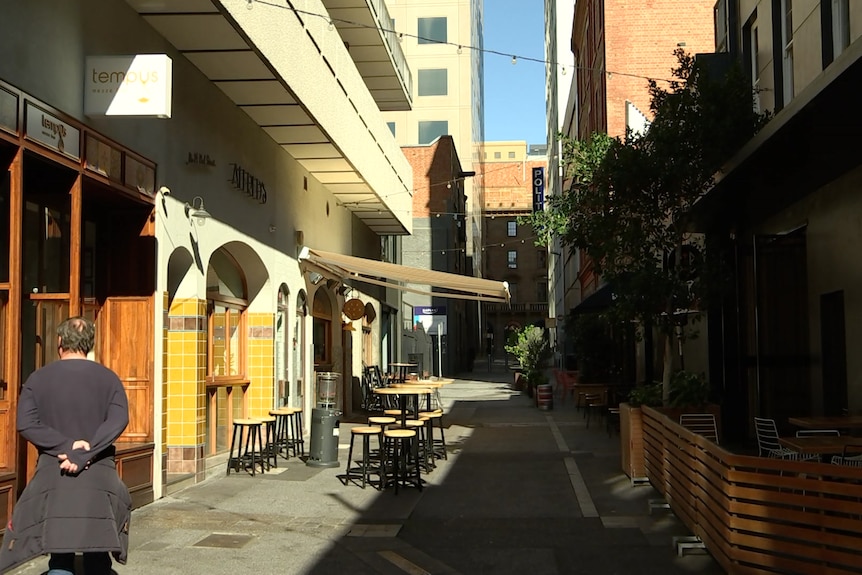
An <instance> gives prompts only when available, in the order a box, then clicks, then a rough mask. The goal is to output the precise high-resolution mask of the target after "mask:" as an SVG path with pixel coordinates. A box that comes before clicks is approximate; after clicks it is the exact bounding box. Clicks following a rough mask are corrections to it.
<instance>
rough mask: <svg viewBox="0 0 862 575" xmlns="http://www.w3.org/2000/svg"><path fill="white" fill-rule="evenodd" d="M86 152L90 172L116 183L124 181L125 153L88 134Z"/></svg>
mask: <svg viewBox="0 0 862 575" xmlns="http://www.w3.org/2000/svg"><path fill="white" fill-rule="evenodd" d="M85 146H86V147H85V148H84V152H85V154H86V167H87V169H88V170H91V171H93V172H96V173H98V174H102V175H103V176H105V177H107V178H109V179H111V180H113V181H115V182H121V181H122V180H123V153H122V152H121V151H120V150H118V149H116V148H114V147H113V146H111V145H110V144H108V143H106V142H103V141H101V140H99V139H98V138H96V137H95V136H93V135H92V134H87V136H86V142H85Z"/></svg>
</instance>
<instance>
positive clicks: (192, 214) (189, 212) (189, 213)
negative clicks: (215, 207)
mask: <svg viewBox="0 0 862 575" xmlns="http://www.w3.org/2000/svg"><path fill="white" fill-rule="evenodd" d="M185 210H186V217H187V218H194V219H195V221H196V222H197V224H198V225H199V226H203V225H204V224H206V221H207V220H208V219H210V218H211V217H213V216H212V214H211V213H209V212H208V211H206V208H204V199H203V198H202V197H200V196H195V197H194V199H192V203H191V205H189V203H188V202H186V205H185Z"/></svg>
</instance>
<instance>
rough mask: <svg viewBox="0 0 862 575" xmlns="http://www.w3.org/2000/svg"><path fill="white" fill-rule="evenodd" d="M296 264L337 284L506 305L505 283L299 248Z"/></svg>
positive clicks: (507, 294) (506, 289) (506, 285)
mask: <svg viewBox="0 0 862 575" xmlns="http://www.w3.org/2000/svg"><path fill="white" fill-rule="evenodd" d="M299 263H300V267H301V268H302V270H303V272H304V273H310V272H317V273H318V274H320V275H322V276H324V277H326V278H330V279H336V280H339V281H340V280H344V279H352V280H355V281H359V282H364V283H368V284H371V285H377V286H383V287H387V288H392V289H397V290H400V291H404V292H409V293H415V294H420V295H428V296H433V297H442V298H450V299H465V300H474V301H485V302H492V303H506V304H508V303H509V284H508V283H507V282H501V281H494V280H488V279H483V278H474V277H471V276H462V275H458V274H453V273H447V272H440V271H435V270H427V269H421V268H414V267H410V266H403V265H399V264H393V263H389V262H381V261H377V260H370V259H366V258H359V257H355V256H346V255H343V254H337V253H333V252H325V251H322V250H316V249H311V248H308V247H303V248H302V252H301V253H300V254H299ZM405 284H409V285H405ZM416 285H420V286H421V285H427V286H430V287H436V288H440V289H445V290H448V291H446V292H439V291H431V290H430V289H427V290H425V289H420V288H417V287H413V286H416Z"/></svg>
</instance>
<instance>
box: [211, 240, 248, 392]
mask: <svg viewBox="0 0 862 575" xmlns="http://www.w3.org/2000/svg"><path fill="white" fill-rule="evenodd" d="M247 307H248V302H247V300H246V287H245V277H244V276H243V275H242V272H241V271H240V268H239V266H238V265H237V263H236V261H235V260H234V259H233V257H232V256H231V255H230V254H228V253H227V251H225V250H223V249H221V250H218V251H216V252H215V253H213V255H212V258H211V259H210V264H209V267H208V268H207V324H208V330H207V376H208V379H209V380H210V381H212V382H219V381H232V380H239V379H243V378H244V377H245V338H244V333H245V309H246V308H247Z"/></svg>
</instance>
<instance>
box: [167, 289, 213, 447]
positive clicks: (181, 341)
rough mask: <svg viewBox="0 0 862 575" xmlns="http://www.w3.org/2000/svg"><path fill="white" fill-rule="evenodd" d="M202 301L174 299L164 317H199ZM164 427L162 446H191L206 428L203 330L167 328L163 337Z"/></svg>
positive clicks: (202, 322) (198, 441) (203, 309)
mask: <svg viewBox="0 0 862 575" xmlns="http://www.w3.org/2000/svg"><path fill="white" fill-rule="evenodd" d="M205 314H206V301H204V300H199V299H197V298H187V299H182V298H175V299H174V301H173V302H171V304H170V310H169V312H168V319H169V320H170V318H180V317H186V318H188V317H196V318H201V319H200V321H199V322H198V325H199V326H200V327H204V326H205ZM165 339H166V341H165V362H164V365H165V368H164V371H165V374H166V377H165V384H164V401H163V409H164V414H165V416H164V420H165V423H164V428H165V434H164V436H165V444H166V447H167V446H168V445H169V446H171V447H180V446H182V447H194V446H198V445H202V444H203V443H204V438H205V435H204V434H205V431H206V404H205V401H206V386H205V383H204V377H205V375H206V331H205V330H202V331H201V330H197V329H193V330H188V331H178V330H171V329H167V334H166V337H165Z"/></svg>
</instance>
